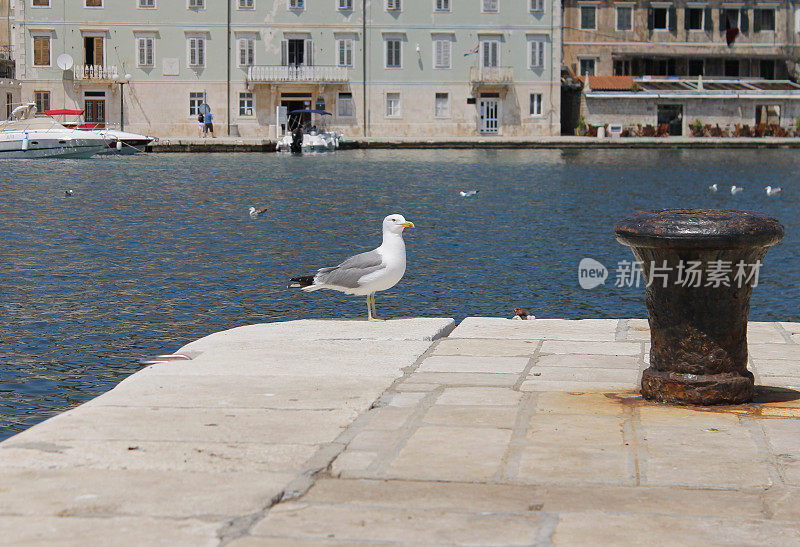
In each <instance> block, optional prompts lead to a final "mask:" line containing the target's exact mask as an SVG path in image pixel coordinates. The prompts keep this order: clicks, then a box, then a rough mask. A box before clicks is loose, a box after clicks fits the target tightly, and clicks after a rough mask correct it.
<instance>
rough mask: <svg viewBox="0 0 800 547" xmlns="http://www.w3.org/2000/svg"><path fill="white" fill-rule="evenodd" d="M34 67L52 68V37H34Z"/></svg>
mask: <svg viewBox="0 0 800 547" xmlns="http://www.w3.org/2000/svg"><path fill="white" fill-rule="evenodd" d="M33 66H50V35H49V34H47V35H39V36H34V37H33Z"/></svg>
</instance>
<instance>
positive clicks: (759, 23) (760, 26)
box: [753, 9, 775, 32]
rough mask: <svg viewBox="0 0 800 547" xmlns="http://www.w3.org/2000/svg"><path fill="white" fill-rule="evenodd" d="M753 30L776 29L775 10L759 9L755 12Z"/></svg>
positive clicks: (769, 30) (766, 30)
mask: <svg viewBox="0 0 800 547" xmlns="http://www.w3.org/2000/svg"><path fill="white" fill-rule="evenodd" d="M753 16H754V17H753V32H762V31H763V32H774V31H775V10H774V9H757V10H755V11H754V12H753Z"/></svg>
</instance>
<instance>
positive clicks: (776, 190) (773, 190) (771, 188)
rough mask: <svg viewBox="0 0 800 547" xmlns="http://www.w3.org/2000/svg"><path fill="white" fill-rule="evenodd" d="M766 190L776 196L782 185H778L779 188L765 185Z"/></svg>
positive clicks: (770, 194)
mask: <svg viewBox="0 0 800 547" xmlns="http://www.w3.org/2000/svg"><path fill="white" fill-rule="evenodd" d="M764 190H766V191H767V195H768V196H774V195H775V194H777V193H778V192H780V191H781V187H780V186H778V187H777V188H773V187H772V186H765V187H764Z"/></svg>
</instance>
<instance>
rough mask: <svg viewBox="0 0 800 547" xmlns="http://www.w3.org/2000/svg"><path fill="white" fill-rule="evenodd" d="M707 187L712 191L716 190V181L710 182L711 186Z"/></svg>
mask: <svg viewBox="0 0 800 547" xmlns="http://www.w3.org/2000/svg"><path fill="white" fill-rule="evenodd" d="M708 189H709V190H711V191H712V192H716V191H717V184H716V183H714V184H712V185H711V186H709V187H708Z"/></svg>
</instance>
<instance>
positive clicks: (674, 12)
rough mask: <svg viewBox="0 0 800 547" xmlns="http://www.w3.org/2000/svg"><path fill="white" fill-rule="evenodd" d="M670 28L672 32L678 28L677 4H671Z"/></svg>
mask: <svg viewBox="0 0 800 547" xmlns="http://www.w3.org/2000/svg"><path fill="white" fill-rule="evenodd" d="M669 30H670V32H676V31H677V30H678V13H677V10H676V9H675V6H670V8H669Z"/></svg>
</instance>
